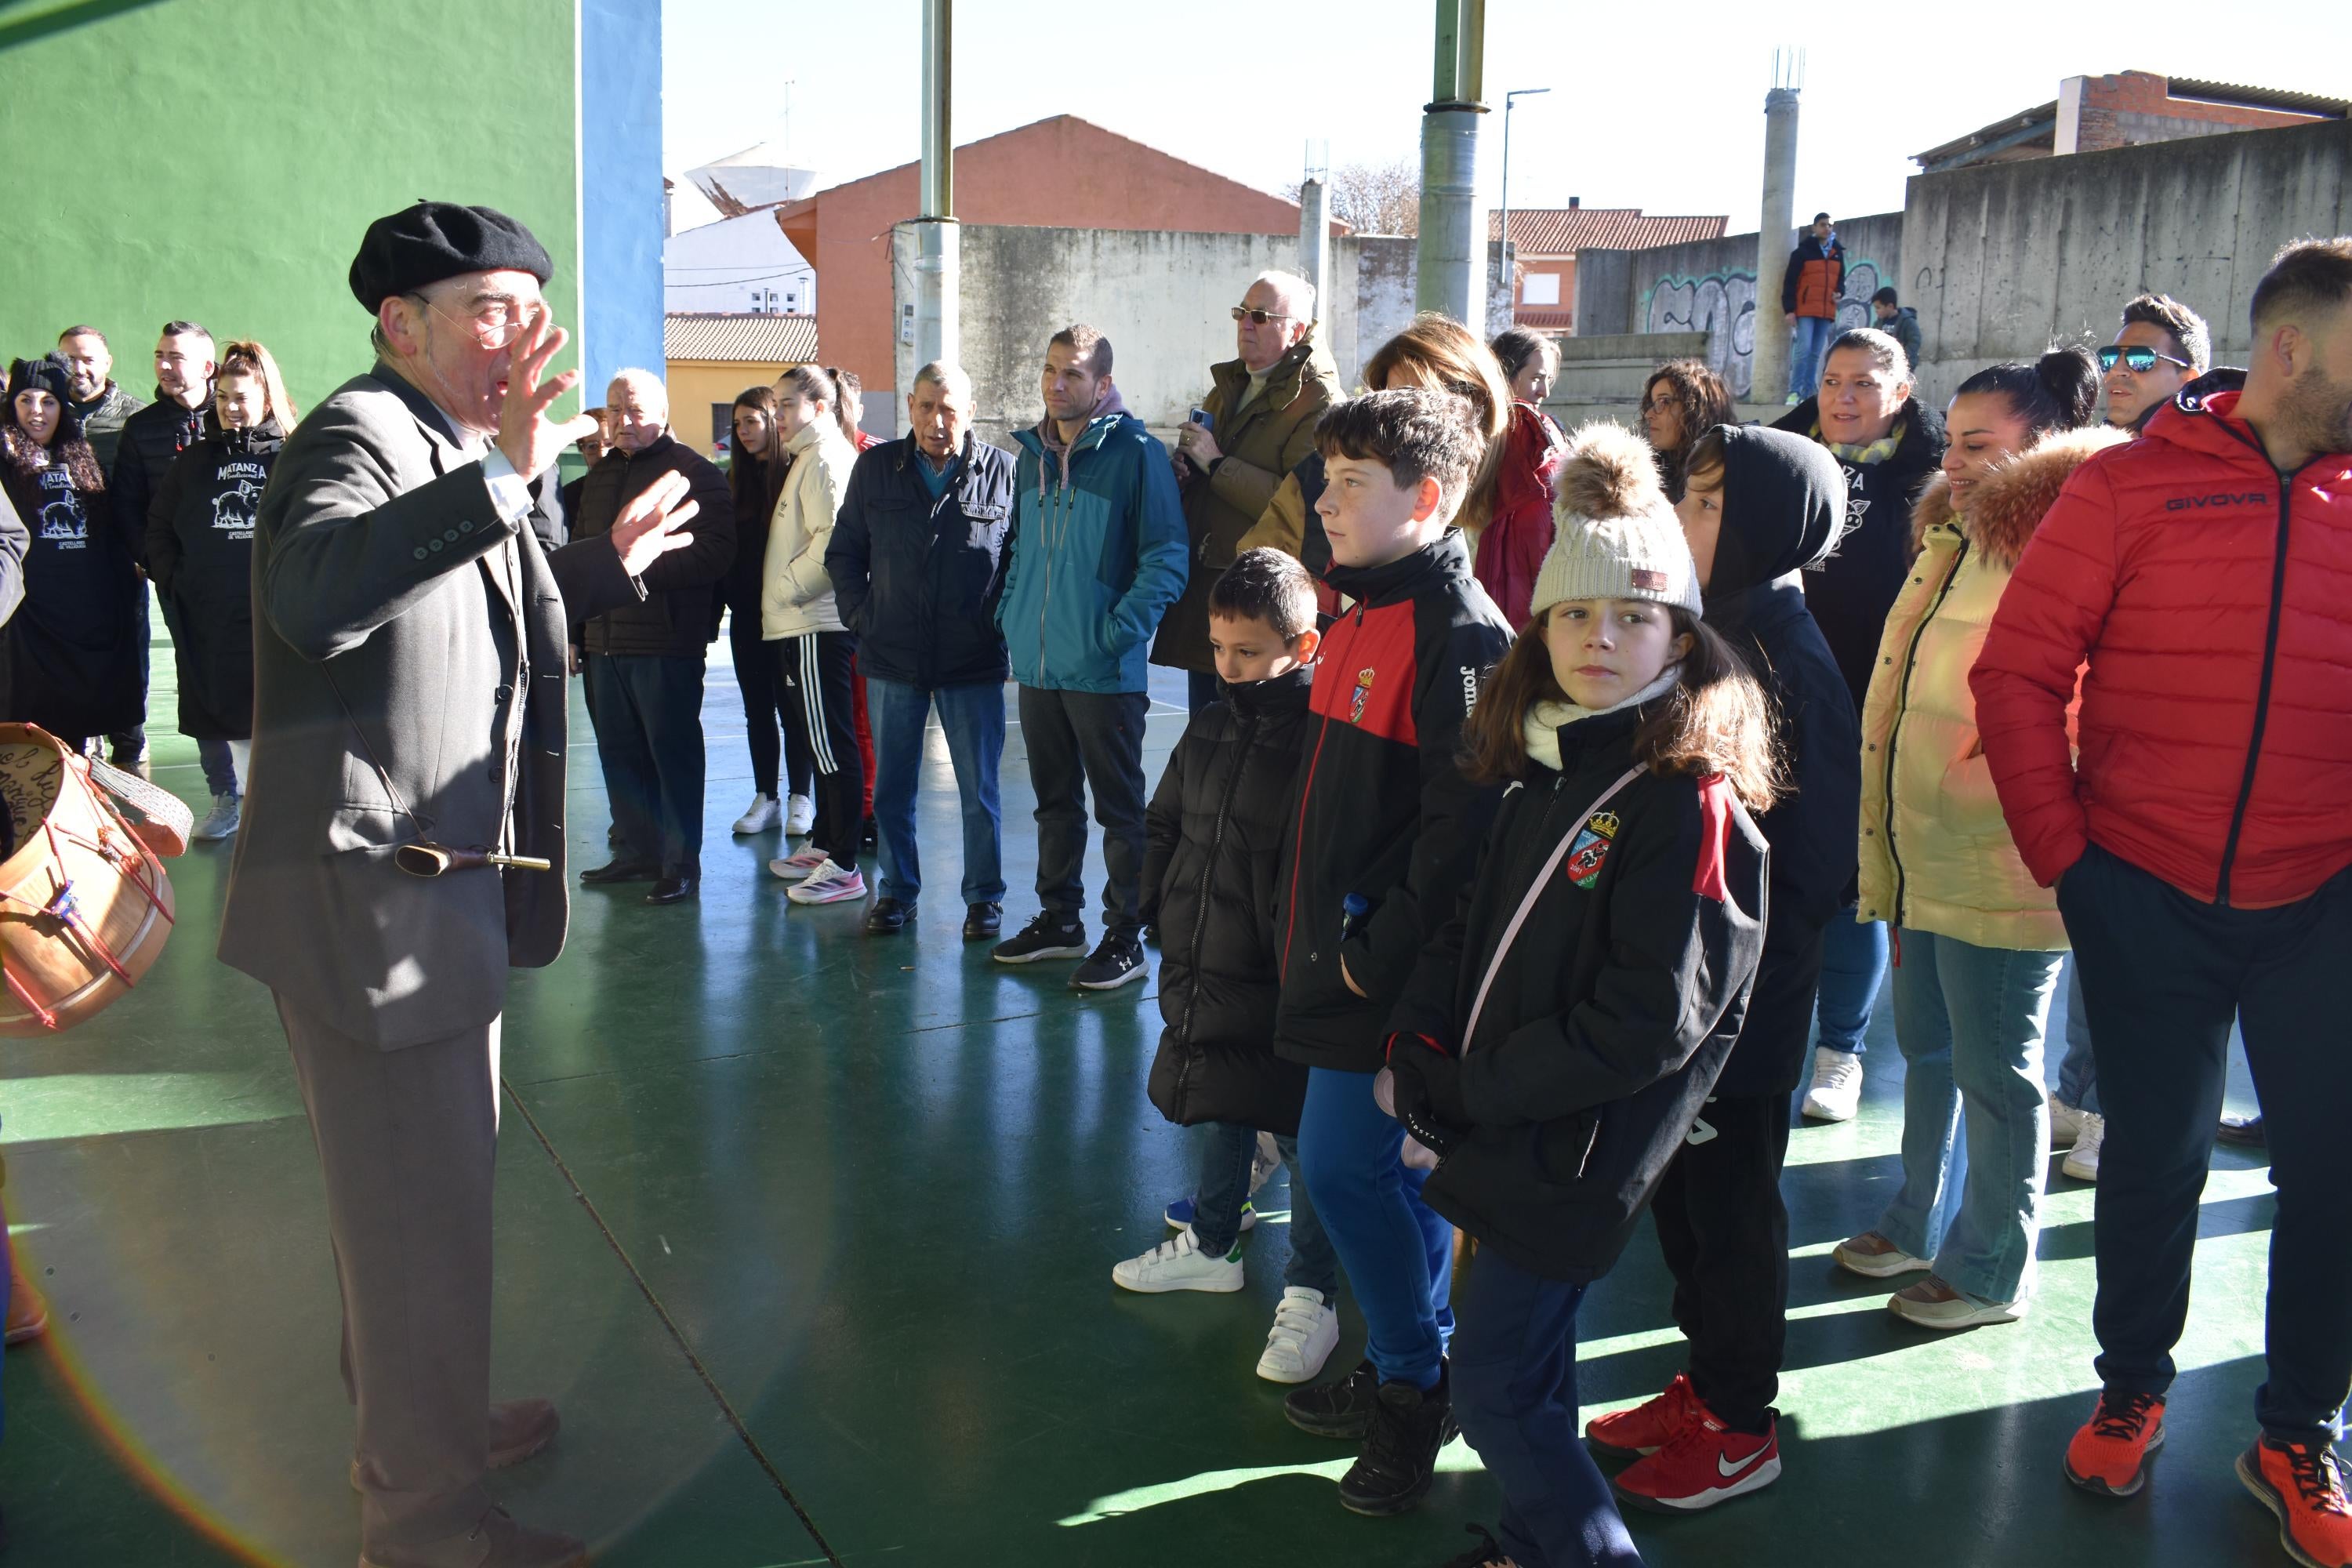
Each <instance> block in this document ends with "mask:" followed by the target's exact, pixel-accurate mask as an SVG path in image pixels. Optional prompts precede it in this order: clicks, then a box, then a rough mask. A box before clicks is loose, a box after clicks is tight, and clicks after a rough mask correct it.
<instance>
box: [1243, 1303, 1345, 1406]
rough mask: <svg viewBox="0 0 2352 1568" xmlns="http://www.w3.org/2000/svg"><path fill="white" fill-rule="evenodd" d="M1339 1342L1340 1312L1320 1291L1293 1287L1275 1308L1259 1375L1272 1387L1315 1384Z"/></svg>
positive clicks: (1266, 1337) (1258, 1367) (1258, 1366)
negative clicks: (1324, 1298) (1272, 1325)
mask: <svg viewBox="0 0 2352 1568" xmlns="http://www.w3.org/2000/svg"><path fill="white" fill-rule="evenodd" d="M1337 1344H1339V1309H1338V1308H1337V1307H1334V1306H1331V1305H1329V1304H1328V1302H1326V1301H1325V1300H1323V1292H1322V1291H1320V1290H1309V1289H1307V1287H1306V1286H1304V1285H1293V1286H1290V1287H1289V1288H1287V1289H1285V1290H1284V1291H1283V1293H1282V1300H1280V1301H1278V1302H1276V1304H1275V1309H1274V1327H1273V1328H1271V1329H1269V1330H1267V1331H1266V1335H1265V1354H1264V1355H1262V1356H1260V1357H1258V1358H1257V1374H1258V1375H1259V1376H1260V1377H1262V1378H1264V1379H1265V1380H1266V1382H1268V1383H1312V1382H1314V1381H1315V1379H1316V1377H1317V1375H1318V1374H1319V1373H1321V1372H1322V1370H1323V1363H1325V1362H1327V1361H1328V1360H1330V1359H1331V1351H1332V1348H1333V1347H1334V1346H1336V1345H1337Z"/></svg>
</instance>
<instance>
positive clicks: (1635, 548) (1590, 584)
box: [1528, 423, 1700, 616]
mask: <svg viewBox="0 0 2352 1568" xmlns="http://www.w3.org/2000/svg"><path fill="white" fill-rule="evenodd" d="M1555 488H1556V490H1557V493H1558V495H1559V502H1558V504H1557V505H1556V506H1555V508H1554V510H1553V521H1554V524H1555V528H1556V531H1555V533H1554V536H1553V539H1552V546H1551V549H1550V551H1549V552H1548V553H1547V554H1546V555H1545V556H1544V560H1543V567H1542V569H1541V570H1540V571H1538V573H1537V574H1536V591H1535V595H1534V597H1533V598H1531V599H1530V600H1529V601H1528V615H1529V616H1540V615H1542V614H1543V613H1544V612H1545V611H1546V610H1549V609H1550V608H1551V607H1552V606H1553V605H1558V604H1561V603H1564V602H1566V601H1568V600H1570V599H1652V600H1655V601H1656V602H1657V603H1659V604H1662V605H1681V606H1682V607H1683V608H1684V609H1685V610H1688V611H1689V612H1690V613H1691V614H1692V615H1695V616H1696V615H1697V614H1699V613H1700V605H1699V589H1698V568H1697V566H1696V565H1695V564H1694V563H1692V561H1691V552H1690V545H1689V544H1688V543H1687V542H1685V541H1684V539H1683V527H1682V522H1681V521H1680V520H1679V519H1677V518H1676V517H1675V509H1674V507H1673V506H1672V505H1670V504H1669V503H1668V502H1667V500H1666V493H1665V491H1664V489H1663V488H1661V487H1660V485H1659V483H1658V472H1657V468H1656V466H1655V464H1654V462H1653V460H1652V458H1651V456H1650V448H1649V447H1648V446H1647V445H1645V444H1644V443H1643V441H1642V439H1641V438H1640V437H1637V436H1635V435H1634V434H1633V432H1632V431H1630V430H1628V429H1626V428H1625V427H1624V426H1622V425H1612V424H1607V423H1601V424H1594V425H1587V426H1584V427H1583V428H1582V429H1580V430H1579V431H1577V432H1576V434H1575V435H1573V436H1571V437H1569V442H1568V447H1567V448H1566V452H1565V455H1564V456H1563V458H1561V461H1560V466H1559V479H1558V480H1557V482H1556V487H1555Z"/></svg>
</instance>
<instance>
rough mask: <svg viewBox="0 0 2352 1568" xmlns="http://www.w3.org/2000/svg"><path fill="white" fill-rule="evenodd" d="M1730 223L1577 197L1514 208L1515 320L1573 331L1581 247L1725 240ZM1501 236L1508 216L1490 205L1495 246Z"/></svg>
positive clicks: (1489, 238)
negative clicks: (1558, 204) (1606, 204)
mask: <svg viewBox="0 0 2352 1568" xmlns="http://www.w3.org/2000/svg"><path fill="white" fill-rule="evenodd" d="M1730 223H1731V220H1730V219H1729V218H1728V217H1650V216H1645V215H1644V214H1643V211H1642V209H1641V208H1639V207H1589V206H1586V205H1583V204H1582V203H1581V202H1580V201H1578V200H1577V199H1576V198H1575V197H1573V196H1571V197H1570V198H1569V203H1568V205H1566V206H1564V207H1513V208H1512V209H1511V247H1512V250H1513V252H1514V258H1515V259H1516V260H1517V268H1516V272H1517V287H1516V288H1515V289H1513V291H1512V300H1511V320H1512V321H1514V322H1515V323H1516V324H1517V325H1519V326H1522V327H1534V328H1537V329H1538V330H1540V331H1548V332H1573V331H1576V253H1577V252H1578V251H1580V250H1647V249H1650V248H1651V247H1654V246H1660V245H1681V244H1683V243H1685V241H1688V240H1694V239H1721V238H1722V237H1723V236H1724V232H1725V230H1726V229H1727V228H1728V227H1729V226H1730ZM1502 237H1503V215H1502V213H1501V212H1500V211H1498V210H1494V209H1489V210H1488V212H1487V214H1486V243H1487V244H1488V245H1489V246H1492V245H1494V244H1495V242H1496V241H1497V240H1499V239H1501V238H1502ZM1494 265H1496V266H1499V263H1496V264H1494ZM1492 276H1493V273H1492V271H1491V270H1490V272H1489V277H1490V278H1491V277H1492Z"/></svg>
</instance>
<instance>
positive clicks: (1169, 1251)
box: [1110, 1226, 1242, 1296]
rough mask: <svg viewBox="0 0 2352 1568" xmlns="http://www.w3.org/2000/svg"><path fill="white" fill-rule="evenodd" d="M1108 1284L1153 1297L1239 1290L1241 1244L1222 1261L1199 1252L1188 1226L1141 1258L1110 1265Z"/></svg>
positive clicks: (1198, 1244) (1236, 1245)
mask: <svg viewBox="0 0 2352 1568" xmlns="http://www.w3.org/2000/svg"><path fill="white" fill-rule="evenodd" d="M1110 1282H1111V1283H1112V1284H1114V1285H1116V1286H1118V1288H1119V1289H1122V1290H1139V1291H1141V1292H1142V1293H1143V1294H1145V1295H1147V1296H1156V1295H1158V1294H1159V1293H1160V1291H1162V1290H1216V1291H1221V1292H1222V1291H1228V1290H1238V1289H1241V1288H1242V1244H1241V1243H1240V1242H1238V1241H1236V1242H1234V1249H1233V1250H1232V1251H1231V1252H1229V1253H1227V1254H1226V1255H1225V1256H1223V1258H1218V1257H1214V1256H1213V1255H1211V1254H1209V1253H1206V1252H1203V1251H1202V1250H1201V1244H1200V1242H1199V1240H1198V1239H1196V1238H1195V1237H1194V1236H1193V1234H1192V1227H1191V1226H1186V1227H1185V1228H1184V1229H1182V1230H1180V1231H1178V1232H1177V1233H1176V1234H1175V1235H1174V1236H1172V1237H1169V1238H1168V1239H1167V1240H1166V1241H1163V1242H1161V1243H1160V1245H1159V1246H1157V1247H1153V1248H1152V1249H1151V1250H1150V1251H1149V1252H1147V1253H1145V1254H1144V1255H1143V1256H1142V1257H1140V1258H1129V1259H1128V1260H1127V1261H1126V1262H1124V1263H1118V1264H1113V1265H1112V1266H1111V1271H1110Z"/></svg>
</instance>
